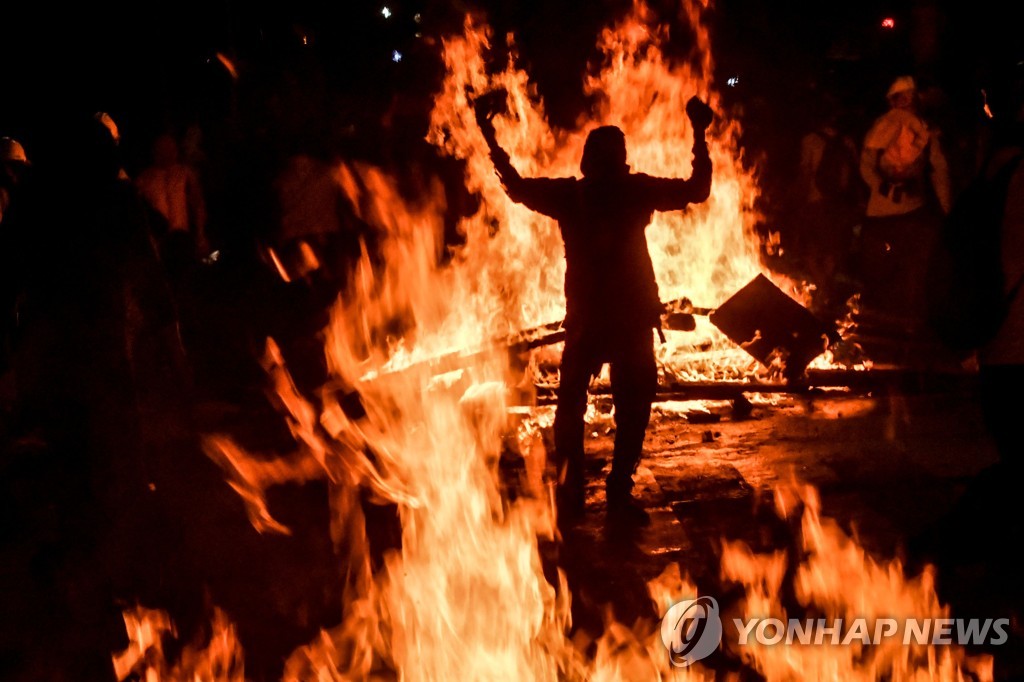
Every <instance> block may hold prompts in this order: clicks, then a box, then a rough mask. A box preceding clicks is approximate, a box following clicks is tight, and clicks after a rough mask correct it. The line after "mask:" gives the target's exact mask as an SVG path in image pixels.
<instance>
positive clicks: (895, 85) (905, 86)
mask: <svg viewBox="0 0 1024 682" xmlns="http://www.w3.org/2000/svg"><path fill="white" fill-rule="evenodd" d="M908 90H917V84H916V83H915V82H914V79H913V78H911V77H910V76H900V77H899V78H897V79H896V80H894V81H893V82H892V85H890V86H889V92H887V93H885V96H886V97H892V96H893V95H897V94H899V93H901V92H906V91H908Z"/></svg>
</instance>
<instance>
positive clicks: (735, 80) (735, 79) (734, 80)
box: [725, 76, 740, 88]
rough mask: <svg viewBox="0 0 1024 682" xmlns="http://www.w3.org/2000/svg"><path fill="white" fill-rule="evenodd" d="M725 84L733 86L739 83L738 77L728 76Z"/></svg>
mask: <svg viewBox="0 0 1024 682" xmlns="http://www.w3.org/2000/svg"><path fill="white" fill-rule="evenodd" d="M725 84H726V85H728V86H729V87H730V88H735V87H736V86H737V85H739V84H740V77H739V76H730V77H729V79H728V80H727V81H725Z"/></svg>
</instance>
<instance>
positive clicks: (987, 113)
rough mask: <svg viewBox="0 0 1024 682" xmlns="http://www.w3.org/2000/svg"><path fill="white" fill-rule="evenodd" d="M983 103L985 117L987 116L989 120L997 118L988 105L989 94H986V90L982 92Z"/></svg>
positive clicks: (982, 108)
mask: <svg viewBox="0 0 1024 682" xmlns="http://www.w3.org/2000/svg"><path fill="white" fill-rule="evenodd" d="M981 101H982V102H983V104H982V106H981V110H982V111H983V112H985V116H987V117H988V118H995V116H994V115H993V114H992V108H991V107H989V105H988V93H987V92H985V90H984V89H982V91H981Z"/></svg>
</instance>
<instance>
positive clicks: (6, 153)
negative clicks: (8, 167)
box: [0, 137, 29, 166]
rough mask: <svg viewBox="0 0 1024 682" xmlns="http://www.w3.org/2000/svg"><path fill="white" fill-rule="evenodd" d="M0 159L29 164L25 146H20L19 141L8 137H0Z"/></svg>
mask: <svg viewBox="0 0 1024 682" xmlns="http://www.w3.org/2000/svg"><path fill="white" fill-rule="evenodd" d="M0 161H3V162H4V163H23V164H25V165H26V166H27V165H29V161H28V156H26V155H25V148H24V147H22V146H21V143H20V142H18V141H17V140H14V139H11V138H9V137H0Z"/></svg>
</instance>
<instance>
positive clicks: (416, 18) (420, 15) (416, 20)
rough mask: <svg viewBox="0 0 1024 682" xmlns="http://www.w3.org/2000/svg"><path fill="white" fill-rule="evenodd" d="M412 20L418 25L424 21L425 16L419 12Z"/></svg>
mask: <svg viewBox="0 0 1024 682" xmlns="http://www.w3.org/2000/svg"><path fill="white" fill-rule="evenodd" d="M412 20H413V21H415V22H416V23H417V24H418V23H420V22H421V21H423V15H422V14H420V13H419V12H417V13H416V14H414V15H412Z"/></svg>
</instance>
